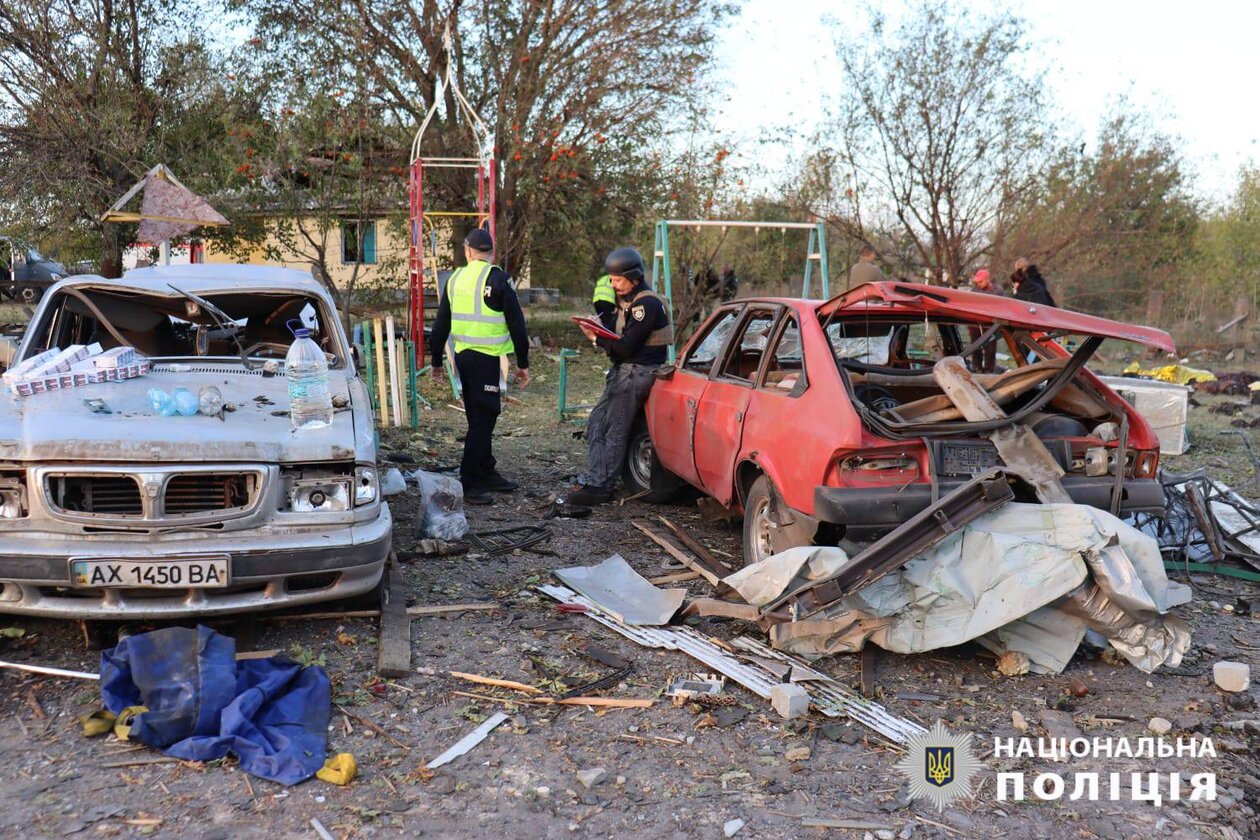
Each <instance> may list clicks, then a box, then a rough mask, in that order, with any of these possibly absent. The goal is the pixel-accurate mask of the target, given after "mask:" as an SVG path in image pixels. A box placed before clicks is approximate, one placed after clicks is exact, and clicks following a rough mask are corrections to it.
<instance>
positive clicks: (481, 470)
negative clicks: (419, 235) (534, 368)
mask: <svg viewBox="0 0 1260 840" xmlns="http://www.w3.org/2000/svg"><path fill="white" fill-rule="evenodd" d="M464 258H465V259H466V260H467V261H468V262H467V265H464V266H461V267H460V268H457V269H455V273H453V274H452V275H451V278H450V279H449V280H447V281H446V293H445V294H443V295H442V299H441V301H440V302H439V304H438V314H437V319H436V320H435V321H434V322H433V337H432V339H431V340H430V342H429V346H430V347H432V348H433V373H432V376H433V378H434V380H436V381H437V382H444V381H445V378H444V376H445V375H444V372H443V369H442V355H443V354H444V353H445V351H446V339H447V338H448V337H449V338H452V339H454V340H455V368H456V370H458V371H459V381H460V383H461V384H462V386H463V391H464V414H465V415H466V416H467V418H468V433H467V434H466V435H465V436H464V457H463V460H461V461H460V464H459V480H460V483H461V484H463V485H464V501H466V502H468V503H469V504H473V505H488V504H490V503H491V502H492V501H493V499H492V498H491V497H490V495H489V494H490V493H492V492H493V493H510V492H512V491H513V490H515V489H516V488H517V484H516V482H514V481H509V480H508V479H507V478H505V477H504V476H502V475H500V474H499V471H498V469H496V463H495V459H494V453H493V451H492V450H491V444H490V440H491V436H492V435H493V434H494V426H495V423H496V422H498V419H499V411H500V408H501V405H500V402H499V398H500V394H499V359H500V358H501V357H503V356H506V355H508V354H509V353H511V352H513V351H515V352H516V379H517V382H518V383H519V385H520V387H521V388H524V387H525V386H526V385H528V384H529V337H528V336H527V335H526V333H525V315H524V313H522V312H521V303H520V301H519V300H517V298H516V290H515V289H513V288H512V281H511V279H510V278H509V277H508V275H507V272H506V271H504V270H503V269H501V268H499V267H498V266H497V265H493V264H491V262H490V261H491V260H492V259H494V240H493V239H492V238H491V237H490V234H489V232H488V231H486V230H484V229H482V228H475V229H474V230H473V231H472V232H471V233H469V234H468V236H467V237H465V238H464Z"/></svg>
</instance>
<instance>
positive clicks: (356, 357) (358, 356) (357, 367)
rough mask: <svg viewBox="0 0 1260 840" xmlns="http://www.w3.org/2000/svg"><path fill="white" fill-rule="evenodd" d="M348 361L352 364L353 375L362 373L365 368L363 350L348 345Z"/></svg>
mask: <svg viewBox="0 0 1260 840" xmlns="http://www.w3.org/2000/svg"><path fill="white" fill-rule="evenodd" d="M350 361H352V362H354V371H355V373H363V371H364V370H365V369H366V368H367V365H365V364H364V363H363V348H361V347H360V346H359V345H357V344H351V345H350Z"/></svg>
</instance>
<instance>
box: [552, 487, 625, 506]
mask: <svg viewBox="0 0 1260 840" xmlns="http://www.w3.org/2000/svg"><path fill="white" fill-rule="evenodd" d="M612 498H613V494H612V491H611V490H603V489H601V488H599V487H583V488H582V489H581V490H575V491H573V492H572V493H569V494H567V495H566V496H565V497H564V501H565V502H566V503H567V504H570V505H581V506H583V507H594V506H595V505H606V504H608V503H609V502H611V501H612Z"/></svg>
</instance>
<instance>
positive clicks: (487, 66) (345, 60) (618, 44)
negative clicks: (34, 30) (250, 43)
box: [239, 0, 728, 271]
mask: <svg viewBox="0 0 1260 840" xmlns="http://www.w3.org/2000/svg"><path fill="white" fill-rule="evenodd" d="M239 2H240V5H242V6H243V7H244V8H245V9H247V10H248V11H250V12H252V13H253V14H254V15H255V16H256V18H257V20H258V21H259V26H260V32H262V33H263V37H264V38H267V39H274V40H277V41H279V42H282V43H284V44H286V45H288V46H289V47H290V48H289V49H286V54H287V55H296V56H298V57H299V60H300V61H305V63H306V64H309V65H311V72H322V70H323V69H326V68H327V67H329V66H332V65H334V64H338V63H340V64H344V65H347V66H354V67H358V68H360V69H361V71H362V72H363V73H364V74H365V76H366V78H367V79H368V80H369V83H370V85H371V90H372V95H373V96H374V97H376V98H377V100H378V101H379V102H380V103H381V104H382V105H383V106H384V107H385V108H386V109H387V110H388V111H390V112H392V114H393V115H394V118H395V119H396V120H397V121H398V122H399V123H400V124H406V125H411V126H417V125H419V123H420V121H421V120H422V119H423V117H424V115H425V113H426V112H427V111H428V110H429V109H430V108H434V107H439V106H440V107H439V112H438V113H439V117H438V119H437V120H436V123H435V124H434V125H433V127H432V128H431V129H430V131H431V132H432V133H431V135H426V141H427V142H431V143H432V145H430V146H427V147H426V153H429V154H443V153H445V154H452V153H462V154H464V155H467V154H468V151H469V148H470V147H469V143H470V138H469V136H468V135H467V133H466V132H463V131H461V129H460V127H459V126H458V125H457V124H455V123H454V122H453V120H454V115H455V114H456V109H455V107H454V102H452V101H449V97H448V101H447V102H445V103H438V102H435V101H434V96H435V91H436V88H437V82H438V79H439V77H440V75H441V74H442V73H444V72H445V70H446V66H447V62H448V60H453V61H454V62H455V63H456V67H455V71H456V75H457V77H458V78H459V79H460V83H461V87H462V89H463V90H464V92H465V93H466V94H467V95H468V96H469V98H470V99H471V100H472V102H473V105H474V107H475V108H476V109H477V110H478V111H479V113H481V114H483V115H484V117H485V118H486V120H487V122H488V123H489V124H490V126H491V130H492V132H493V134H494V137H495V146H496V148H495V153H496V155H497V157H498V159H499V160H500V161H501V162H502V182H501V185H500V190H499V193H498V197H499V217H498V226H497V230H498V234H499V240H500V241H499V248H498V249H497V250H498V254H499V258H500V260H502V261H503V262H504V264H505V267H507V268H509V269H510V270H514V271H515V270H520V269H521V268H524V267H527V265H528V260H529V255H530V254H531V253H534V252H539V251H545V250H547V249H550V248H555V247H556V246H558V245H561V244H564V243H566V242H568V241H569V237H571V236H573V235H574V232H575V231H576V230H577V229H579V228H581V227H582V226H583V225H584V224H585V219H584V216H585V214H586V213H587V211H589V210H590V209H591V207H592V204H593V203H596V202H598V203H601V204H603V203H605V202H607V203H608V206H613V207H615V205H616V202H617V199H618V196H617V194H616V193H617V188H618V182H617V181H615V180H612V179H610V178H606V177H605V176H608V175H615V174H616V173H617V171H618V166H617V160H618V159H621V160H624V159H631V160H635V159H638V156H639V155H641V153H642V151H643V148H645V147H646V146H648V145H650V144H651V143H652V141H653V139H654V137H653V135H654V132H657V131H658V130H659V127H660V126H662V125H663V124H667V123H668V121H669V118H670V116H671V114H673V113H676V112H677V110H678V108H679V107H680V103H681V104H684V105H685V103H686V102H688V101H689V100H690V99H692V98H694V96H696V95H697V94H698V93H699V92H700V91H701V87H700V78H699V77H700V75H701V73H702V71H703V70H704V68H705V66H706V64H707V62H708V58H709V47H710V43H711V40H712V37H713V30H714V27H715V24H716V23H717V21H718V20H719V19H720V18H721V17H722V16H723V15H724V14H726V13H727V11H728V4H727V3H725V2H722V1H721V0H639V2H635V3H626V2H622V0H531V2H519V0H481V1H480V2H467V1H466V0H450V2H448V3H438V2H435V0H422V2H413V1H412V0H351V2H343V0H313V2H310V3H306V4H298V5H294V4H292V3H290V2H288V1H287V0H239ZM448 26H450V28H451V31H452V34H453V37H454V50H453V56H452V57H448V56H447V54H446V53H445V52H444V50H443V46H442V33H443V31H444V29H446V28H447V27H448ZM303 57H304V58H303ZM627 139H629V140H632V141H633V142H628V143H622V142H617V141H622V140H627ZM617 152H622V153H623V155H622V156H621V157H620V158H618V157H617V155H616V154H615V153H617ZM430 189H432V190H433V193H434V194H436V195H438V196H440V197H441V198H442V200H443V203H445V204H446V205H447V206H451V205H452V204H455V203H456V202H459V201H464V202H467V200H468V196H470V195H473V194H475V191H474V190H473V187H472V184H471V183H470V181H469V180H468V179H466V178H464V179H461V178H460V177H459V176H458V175H457V174H455V173H450V174H448V175H447V176H446V177H445V178H442V179H440V180H435V181H433V182H430V183H427V184H426V192H427V191H429V190H430Z"/></svg>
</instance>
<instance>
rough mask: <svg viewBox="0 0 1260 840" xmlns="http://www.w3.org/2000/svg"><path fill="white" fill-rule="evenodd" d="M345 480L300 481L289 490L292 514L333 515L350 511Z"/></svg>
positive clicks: (347, 484) (347, 483) (347, 486)
mask: <svg viewBox="0 0 1260 840" xmlns="http://www.w3.org/2000/svg"><path fill="white" fill-rule="evenodd" d="M349 484H350V483H349V482H348V481H346V480H345V479H342V480H340V481H339V480H336V479H332V480H325V479H301V480H298V481H295V482H293V487H292V488H291V489H290V490H289V510H291V511H293V512H294V513H333V512H336V511H345V510H349V509H350V486H349Z"/></svg>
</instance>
